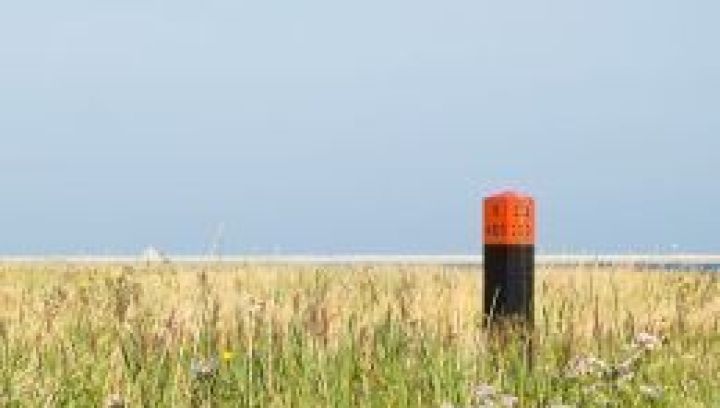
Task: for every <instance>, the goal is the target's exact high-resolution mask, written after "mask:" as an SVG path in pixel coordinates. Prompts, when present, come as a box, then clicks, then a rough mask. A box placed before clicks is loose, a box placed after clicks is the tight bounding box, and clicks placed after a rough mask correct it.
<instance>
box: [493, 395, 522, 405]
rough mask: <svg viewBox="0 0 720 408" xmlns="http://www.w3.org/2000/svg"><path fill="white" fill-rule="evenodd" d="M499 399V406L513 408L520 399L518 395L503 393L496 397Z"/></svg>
mask: <svg viewBox="0 0 720 408" xmlns="http://www.w3.org/2000/svg"><path fill="white" fill-rule="evenodd" d="M498 399H499V400H500V406H501V407H506V408H514V407H517V406H518V402H519V401H520V400H519V399H518V397H516V396H514V395H509V394H503V395H500V396H499V397H498Z"/></svg>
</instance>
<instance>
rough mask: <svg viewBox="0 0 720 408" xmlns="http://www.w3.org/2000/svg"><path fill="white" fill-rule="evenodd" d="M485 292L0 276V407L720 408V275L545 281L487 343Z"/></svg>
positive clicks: (345, 273) (49, 274)
mask: <svg viewBox="0 0 720 408" xmlns="http://www.w3.org/2000/svg"><path fill="white" fill-rule="evenodd" d="M480 278H481V274H480V271H479V270H478V269H475V268H471V267H466V268H463V267H439V266H397V267H392V266H372V265H368V266H347V267H340V266H338V267H331V266H322V267H319V266H317V267H314V266H310V265H308V266H297V265H294V266H289V265H288V266H262V265H172V264H170V265H135V266H122V265H105V266H98V265H65V264H35V265H32V264H16V265H3V266H0V339H1V340H2V347H1V349H0V406H7V407H14V406H17V407H21V406H22V407H25V406H27V407H43V406H48V407H54V406H67V407H86V406H87V407H100V406H108V407H141V406H146V407H155V406H168V407H205V406H208V407H212V406H227V407H243V406H248V407H326V406H327V407H350V406H360V407H405V406H427V407H476V406H478V407H479V406H508V407H512V406H516V407H536V406H537V407H551V406H556V407H566V406H567V407H570V406H574V407H596V406H597V407H632V406H642V407H645V406H651V407H652V406H656V407H720V274H717V273H715V274H713V273H676V272H673V273H669V272H658V271H655V272H653V271H634V270H628V269H617V268H590V267H584V268H559V267H557V268H550V269H539V270H538V277H537V282H536V284H537V286H536V291H535V293H536V317H535V321H536V324H535V330H534V331H533V332H532V333H527V332H524V331H523V330H521V328H514V329H513V328H508V329H506V330H497V331H492V332H490V331H488V330H485V329H484V325H483V320H482V316H481V310H480V305H481V304H482V303H481V299H480V293H482V290H481V289H482V288H481V279H480ZM530 344H531V347H530ZM530 349H531V352H530V351H529V350H530ZM528 355H531V356H532V357H531V358H528V357H527V356H528ZM530 360H531V361H530ZM530 363H531V364H530Z"/></svg>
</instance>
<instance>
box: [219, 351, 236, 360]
mask: <svg viewBox="0 0 720 408" xmlns="http://www.w3.org/2000/svg"><path fill="white" fill-rule="evenodd" d="M222 357H223V360H225V361H230V360H232V359H233V358H235V353H233V352H232V351H224V352H223V355H222Z"/></svg>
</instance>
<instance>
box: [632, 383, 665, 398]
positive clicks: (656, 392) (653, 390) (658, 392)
mask: <svg viewBox="0 0 720 408" xmlns="http://www.w3.org/2000/svg"><path fill="white" fill-rule="evenodd" d="M638 390H639V391H640V394H642V395H644V396H646V397H648V398H649V399H652V400H658V399H660V398H661V397H662V393H663V390H662V388H661V387H657V386H652V385H641V386H640V387H639V388H638Z"/></svg>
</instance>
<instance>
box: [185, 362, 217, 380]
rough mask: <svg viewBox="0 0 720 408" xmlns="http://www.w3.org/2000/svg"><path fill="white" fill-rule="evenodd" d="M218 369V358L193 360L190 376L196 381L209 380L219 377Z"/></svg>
mask: <svg viewBox="0 0 720 408" xmlns="http://www.w3.org/2000/svg"><path fill="white" fill-rule="evenodd" d="M218 368H219V366H218V361H217V359H216V358H210V359H207V360H192V361H191V362H190V375H192V377H193V378H194V379H196V380H208V379H211V378H213V377H215V375H217V372H218Z"/></svg>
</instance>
